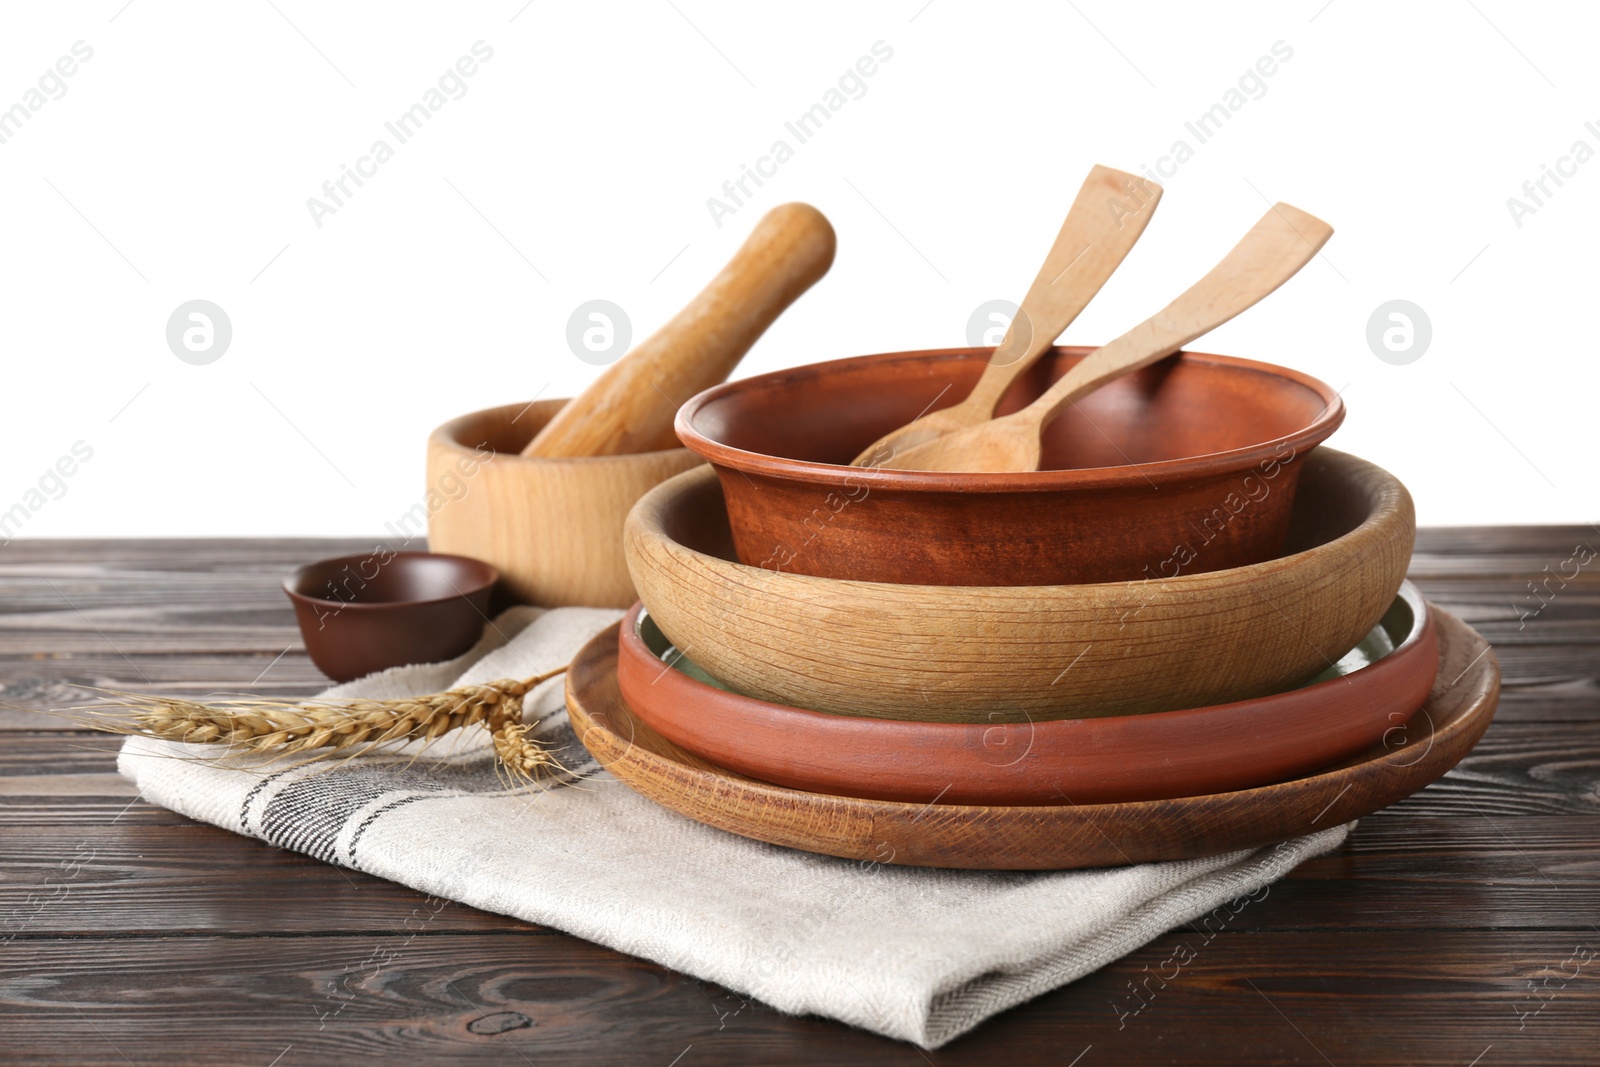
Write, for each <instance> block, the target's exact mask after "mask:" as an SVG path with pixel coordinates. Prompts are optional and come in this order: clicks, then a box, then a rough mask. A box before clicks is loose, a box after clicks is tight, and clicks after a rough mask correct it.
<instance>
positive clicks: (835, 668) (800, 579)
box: [626, 449, 1416, 722]
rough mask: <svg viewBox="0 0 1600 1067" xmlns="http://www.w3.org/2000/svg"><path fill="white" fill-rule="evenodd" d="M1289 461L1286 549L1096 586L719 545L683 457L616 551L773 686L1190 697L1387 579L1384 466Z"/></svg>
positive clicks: (1388, 518) (870, 696)
mask: <svg viewBox="0 0 1600 1067" xmlns="http://www.w3.org/2000/svg"><path fill="white" fill-rule="evenodd" d="M1301 479H1302V485H1301V491H1300V493H1299V494H1298V497H1297V499H1296V501H1295V507H1294V512H1293V515H1292V517H1291V525H1290V532H1289V544H1288V548H1289V553H1288V554H1287V555H1284V556H1281V557H1279V558H1277V559H1272V560H1269V561H1267V562H1264V563H1257V564H1252V565H1249V566H1245V567H1235V568H1230V569H1227V570H1220V571H1209V572H1206V573H1201V574H1180V575H1179V576H1177V577H1175V578H1153V579H1145V580H1139V581H1126V582H1110V583H1103V584H1097V585H1046V586H932V585H905V584H897V583H889V582H851V581H842V580H839V579H830V578H817V577H813V576H810V575H803V574H789V573H785V572H782V571H776V570H771V569H767V568H761V567H749V566H746V565H744V564H741V563H736V562H734V554H733V546H732V539H731V536H730V531H729V529H728V518H727V511H726V508H725V506H724V504H723V501H722V488H721V486H720V485H719V484H718V480H717V476H716V473H715V472H714V471H710V470H695V471H690V472H687V473H685V474H681V475H679V476H678V477H676V478H673V479H672V480H671V481H669V482H666V483H665V484H663V485H661V486H658V487H657V488H655V489H653V490H651V491H650V492H648V493H646V494H645V495H644V497H643V498H641V499H640V501H639V504H638V506H637V507H635V508H634V510H633V513H632V514H631V515H629V516H628V526H627V534H626V542H627V552H628V567H629V569H630V570H631V571H632V573H633V579H634V583H635V584H636V585H637V586H638V589H639V595H640V597H641V598H642V599H643V601H644V603H645V606H646V607H647V608H649V610H650V613H651V615H652V616H654V617H655V619H656V621H657V623H658V624H659V625H660V627H661V630H662V632H663V633H664V634H666V636H667V637H668V638H670V639H671V640H672V642H673V643H674V644H675V645H677V646H678V647H679V648H681V649H683V650H684V651H685V652H686V653H688V655H689V656H690V657H691V658H692V659H693V660H694V661H695V662H696V663H698V664H700V666H702V667H704V668H705V669H706V670H708V671H710V672H711V673H712V674H713V675H715V676H716V677H718V678H720V679H722V680H723V681H724V682H726V683H728V684H729V685H731V686H733V687H734V688H735V689H738V690H739V691H741V692H744V693H748V694H749V695H751V696H754V697H757V698H758V699H761V700H767V701H771V702H773V703H777V704H787V705H789V706H792V707H798V708H809V709H812V710H814V711H829V712H834V713H836V714H840V715H867V716H874V717H880V718H890V719H921V720H927V721H934V722H1023V721H1027V720H1029V719H1035V720H1037V719H1059V718H1087V717H1092V716H1098V715H1126V714H1132V713H1138V712H1151V711H1171V710H1175V709H1178V708H1193V707H1202V706H1205V705H1210V704H1223V703H1228V702H1230V701H1235V700H1247V699H1250V698H1252V697H1258V696H1265V695H1266V694H1268V693H1274V692H1278V691H1281V690H1283V689H1287V688H1289V687H1290V686H1294V685H1298V684H1299V683H1301V682H1303V681H1305V680H1306V679H1307V678H1310V677H1312V676H1313V675H1315V674H1317V673H1318V672H1319V671H1321V670H1323V669H1325V668H1326V667H1328V666H1329V665H1330V664H1331V663H1332V662H1333V661H1334V660H1336V659H1337V658H1338V657H1339V656H1340V655H1342V654H1343V653H1344V651H1345V650H1346V649H1349V648H1351V647H1353V646H1354V645H1355V644H1356V643H1357V642H1358V641H1360V640H1361V638H1362V637H1363V636H1364V635H1365V634H1366V633H1367V631H1368V630H1370V629H1371V628H1372V627H1373V626H1374V625H1375V624H1376V623H1377V622H1378V620H1379V619H1381V618H1382V617H1383V614H1384V612H1385V611H1386V610H1388V608H1389V605H1390V603H1391V602H1392V601H1393V600H1394V596H1395V593H1396V591H1397V590H1398V589H1399V588H1400V583H1401V581H1402V580H1403V579H1404V578H1405V573H1406V566H1407V564H1408V562H1409V561H1410V559H1411V548H1412V541H1413V539H1414V536H1415V532H1416V516H1415V513H1414V511H1413V509H1412V504H1411V495H1410V494H1409V493H1407V492H1406V489H1405V486H1403V485H1401V484H1400V482H1399V480H1397V479H1396V478H1395V477H1394V476H1393V475H1391V474H1389V473H1388V472H1387V471H1384V470H1382V469H1381V468H1379V467H1376V466H1374V465H1373V464H1371V463H1367V462H1366V461H1364V460H1360V459H1357V458H1355V457H1354V456H1349V455H1345V454H1344V453H1342V452H1335V451H1332V450H1330V449H1318V450H1316V451H1315V452H1313V453H1312V454H1311V455H1309V456H1308V457H1306V459H1305V461H1304V467H1303V472H1302V475H1301ZM901 532H902V536H903V537H904V538H905V539H906V540H907V541H911V540H914V539H915V537H916V531H915V530H914V529H905V530H902V531H901Z"/></svg>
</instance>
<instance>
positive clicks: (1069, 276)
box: [852, 166, 1162, 467]
mask: <svg viewBox="0 0 1600 1067" xmlns="http://www.w3.org/2000/svg"><path fill="white" fill-rule="evenodd" d="M1161 192H1162V190H1161V186H1159V185H1157V184H1155V183H1154V182H1151V181H1147V180H1146V179H1144V178H1139V177H1135V176H1134V175H1132V174H1128V173H1126V172H1124V171H1120V170H1112V169H1111V168H1110V167H1100V166H1097V167H1095V168H1094V169H1093V170H1091V171H1090V172H1089V177H1087V178H1085V179H1084V182H1083V187H1082V188H1080V189H1079V190H1078V197H1077V199H1076V200H1074V201H1073V202H1072V208H1071V209H1070V210H1069V211H1068V212H1067V219H1066V221H1065V222H1063V223H1062V224H1061V232H1060V233H1058V234H1056V241H1055V244H1053V245H1051V246H1050V254H1049V255H1047V256H1046V257H1045V260H1044V265H1043V266H1041V267H1040V268H1039V274H1038V276H1037V277H1035V278H1034V279H1033V285H1031V286H1029V288H1028V295H1027V296H1025V297H1023V298H1022V307H1021V308H1020V309H1018V311H1017V315H1016V317H1015V318H1014V319H1012V320H1011V325H1010V326H1009V327H1007V328H1006V335H1005V337H1003V338H1001V340H1000V344H999V346H998V347H997V348H996V349H995V350H994V355H992V356H990V357H989V365H988V366H987V367H985V368H984V371H983V377H981V378H979V379H978V384H977V385H975V386H973V387H972V392H970V393H968V394H967V397H966V399H965V400H963V401H961V403H959V404H956V405H955V406H953V407H948V408H944V409H942V410H940V411H933V412H929V413H928V414H926V415H924V416H922V417H921V418H919V419H916V420H914V421H912V422H910V423H907V424H906V425H905V426H902V427H900V428H899V429H898V430H895V431H894V432H892V433H889V434H887V435H885V436H883V437H880V438H879V439H878V440H876V441H874V442H873V443H872V444H871V445H870V446H869V447H868V448H867V450H866V451H865V452H863V453H861V455H859V456H857V457H856V458H855V459H854V460H853V461H852V462H853V463H854V464H855V465H856V466H857V467H881V466H895V464H892V463H885V462H883V461H884V459H886V458H887V457H890V456H893V455H895V454H896V453H899V452H904V451H906V450H907V449H911V448H915V447H916V446H917V445H921V444H926V443H927V442H929V441H933V440H936V439H937V438H939V437H942V436H944V435H945V434H947V433H954V432H955V431H957V430H961V429H965V428H966V427H968V426H976V425H978V424H979V423H983V422H988V421H989V420H990V419H992V418H994V406H995V405H996V404H997V403H999V402H1000V397H1001V396H1002V395H1004V394H1005V391H1006V390H1007V389H1008V388H1009V387H1010V386H1011V383H1012V382H1014V381H1016V379H1017V376H1018V375H1020V374H1021V373H1022V372H1023V371H1025V370H1027V369H1028V368H1029V367H1031V366H1033V365H1034V363H1035V362H1037V361H1038V359H1039V357H1040V356H1041V355H1043V354H1044V352H1045V350H1046V349H1048V348H1049V347H1050V346H1051V345H1053V344H1055V340H1056V338H1057V337H1059V336H1061V331H1062V330H1065V329H1066V328H1067V326H1068V325H1070V324H1071V322H1072V320H1073V319H1075V318H1077V317H1078V313H1079V312H1081V311H1082V310H1083V309H1084V308H1085V307H1086V306H1088V303H1089V301H1090V300H1092V299H1094V295H1095V294H1096V293H1098V292H1099V291H1100V287H1101V286H1103V285H1105V283H1106V279H1107V278H1110V277H1111V273H1112V272H1113V271H1115V270H1116V269H1117V267H1118V266H1119V265H1121V263H1122V261H1123V259H1125V258H1126V257H1127V255H1128V252H1129V250H1131V249H1132V248H1133V245H1134V242H1135V241H1137V240H1139V235H1140V234H1142V233H1144V228H1145V225H1146V224H1147V223H1149V221H1150V216H1152V215H1154V214H1155V210H1156V205H1157V204H1158V203H1160V201H1161ZM1130 202H1131V204H1132V205H1134V206H1133V207H1132V208H1131V209H1130V207H1129V204H1130ZM1119 209H1120V210H1119Z"/></svg>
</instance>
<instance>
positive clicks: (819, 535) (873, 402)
mask: <svg viewBox="0 0 1600 1067" xmlns="http://www.w3.org/2000/svg"><path fill="white" fill-rule="evenodd" d="M991 351H992V350H991V349H987V348H960V349H945V350H942V351H936V352H894V353H889V354H886V355H879V356H863V357H859V358H856V359H841V360H835V361H833V362H831V363H817V364H813V365H811V366H806V367H798V368H795V369H793V370H785V371H778V372H775V373H772V374H762V375H758V376H756V377H753V378H745V379H743V380H740V381H736V382H729V383H726V384H724V385H719V386H716V387H715V388H712V389H708V390H706V391H705V392H703V393H701V394H699V395H698V396H696V397H694V398H692V399H691V400H690V401H689V402H688V403H686V404H685V405H684V406H683V407H682V408H680V409H679V411H678V419H677V430H678V436H679V437H680V438H682V440H683V443H684V444H685V445H687V446H688V447H689V448H690V449H692V450H693V451H695V452H698V453H699V454H700V455H702V456H704V457H706V458H707V459H709V460H710V461H711V463H712V465H713V466H715V467H716V469H717V473H718V475H720V476H721V478H722V485H723V489H724V491H725V492H726V494H727V502H728V518H729V522H730V524H731V526H732V530H733V543H734V548H735V550H736V551H737V552H738V557H739V560H740V561H741V562H743V563H746V564H749V565H750V566H756V567H766V568H769V569H773V570H783V571H788V572H791V573H798V574H811V575H818V576H820V577H825V578H846V579H851V580H856V581H871V582H906V583H913V584H922V585H1066V584H1076V583H1083V582H1110V581H1125V580H1128V579H1135V578H1143V577H1151V576H1162V575H1164V574H1167V573H1174V572H1168V571H1163V570H1162V567H1163V565H1166V566H1167V567H1172V566H1176V565H1177V564H1174V563H1173V562H1172V561H1171V560H1170V557H1171V556H1172V555H1173V551H1174V546H1177V545H1181V544H1184V543H1186V542H1192V541H1194V540H1195V539H1196V538H1197V537H1199V538H1202V539H1204V540H1205V542H1206V547H1205V551H1203V552H1200V553H1198V554H1197V555H1196V557H1195V558H1194V559H1192V560H1189V561H1187V562H1185V563H1183V564H1181V567H1182V570H1183V572H1184V573H1186V574H1193V573H1196V572H1198V571H1209V570H1222V569H1224V568H1228V567H1238V566H1243V565H1246V564H1250V563H1259V562H1261V561H1262V560H1267V559H1271V558H1272V557H1273V556H1275V555H1277V554H1278V553H1279V551H1280V549H1281V548H1282V547H1283V543H1284V536H1285V534H1286V532H1287V530H1288V524H1289V512H1290V507H1291V504H1292V503H1293V501H1294V493H1295V486H1296V484H1297V482H1298V479H1299V477H1300V468H1301V464H1302V463H1303V462H1304V460H1305V457H1306V455H1307V453H1308V452H1310V451H1311V449H1312V448H1314V447H1315V446H1316V445H1317V443H1318V442H1320V441H1322V440H1323V439H1324V438H1326V437H1327V436H1328V435H1329V434H1331V433H1333V431H1334V430H1335V429H1337V428H1338V426H1339V424H1340V422H1342V421H1343V420H1344V405H1343V403H1342V402H1341V401H1340V399H1339V395H1338V394H1337V393H1336V392H1335V391H1334V390H1333V389H1331V388H1329V387H1328V386H1327V385H1325V384H1323V383H1322V382H1319V381H1317V380H1316V379H1315V378H1311V377H1308V376H1307V375H1304V374H1300V373H1299V372H1297V371H1292V370H1288V369H1286V368H1284V367H1277V366H1273V365H1272V364H1270V363H1258V362H1255V361H1253V360H1247V359H1234V358H1230V357H1228V356H1213V355H1205V354H1202V353H1198V352H1185V353H1181V354H1180V355H1179V356H1178V357H1176V358H1174V359H1170V360H1165V361H1163V362H1161V363H1158V364H1156V365H1155V366H1153V367H1149V368H1147V369H1145V370H1142V371H1140V372H1138V373H1136V374H1132V375H1129V376H1128V377H1126V378H1123V379H1121V380H1119V381H1116V382H1112V383H1111V384H1109V385H1106V386H1104V387H1102V388H1101V389H1099V390H1096V391H1095V392H1094V393H1091V394H1090V395H1089V396H1087V397H1085V398H1084V399H1082V400H1080V401H1078V402H1077V403H1076V404H1075V405H1073V406H1071V407H1069V408H1068V409H1067V411H1066V412H1065V413H1063V414H1062V415H1061V416H1060V417H1059V418H1057V419H1056V420H1055V421H1054V422H1052V423H1051V424H1050V426H1049V427H1048V428H1047V429H1046V431H1045V433H1044V436H1043V440H1042V443H1043V448H1044V453H1043V460H1042V467H1043V469H1041V470H1038V471H1028V472H1024V473H1012V474H970V473H938V472H931V471H901V470H871V469H863V468H860V467H850V466H848V464H849V462H850V460H851V459H852V458H853V457H855V456H856V455H858V454H860V452H861V451H862V450H864V449H865V448H867V447H868V446H869V445H871V444H872V442H873V441H875V440H877V439H878V438H879V437H881V436H883V435H884V434H885V433H887V432H889V431H890V430H893V429H895V428H896V427H899V426H903V425H904V424H906V423H908V422H910V421H911V420H912V419H914V418H916V417H917V416H918V415H920V414H922V413H923V412H925V411H928V410H935V409H938V408H940V407H947V406H949V405H951V404H953V403H955V402H956V401H958V400H960V399H961V398H962V397H964V396H966V395H967V393H968V392H970V391H971V389H972V386H973V384H974V383H975V382H976V381H977V379H978V376H979V374H981V373H982V371H983V368H984V365H985V363H986V362H987V361H988V359H989V355H990V352H991ZM1090 351H1091V349H1086V348H1056V349H1052V350H1051V351H1050V352H1048V353H1046V354H1045V356H1044V358H1043V359H1041V360H1040V361H1039V363H1038V364H1037V365H1036V366H1034V367H1033V368H1031V369H1030V370H1029V372H1028V373H1027V374H1024V375H1023V376H1022V377H1021V378H1019V379H1018V380H1017V382H1016V383H1015V384H1013V386H1012V387H1011V389H1010V390H1009V391H1008V392H1007V393H1006V394H1005V396H1004V397H1003V398H1002V399H1001V402H1000V405H999V407H998V408H997V409H996V413H997V414H1002V415H1003V414H1007V413H1009V412H1012V411H1016V410H1018V409H1019V408H1021V407H1023V406H1024V405H1026V404H1027V403H1028V402H1029V401H1030V400H1032V399H1034V398H1035V397H1037V396H1038V395H1039V394H1040V393H1042V392H1043V391H1044V390H1045V389H1046V388H1048V386H1049V384H1050V383H1051V382H1053V381H1054V380H1055V379H1056V378H1059V377H1060V376H1061V375H1062V374H1065V373H1066V372H1067V370H1068V369H1069V368H1070V367H1072V365H1073V364H1075V363H1077V362H1078V361H1079V360H1080V359H1082V358H1083V357H1084V356H1085V355H1086V354H1087V353H1088V352H1090Z"/></svg>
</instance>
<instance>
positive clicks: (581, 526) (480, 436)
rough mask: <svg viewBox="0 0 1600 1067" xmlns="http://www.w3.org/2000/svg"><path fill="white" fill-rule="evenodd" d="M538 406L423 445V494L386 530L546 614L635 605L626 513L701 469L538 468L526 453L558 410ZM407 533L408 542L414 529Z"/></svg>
mask: <svg viewBox="0 0 1600 1067" xmlns="http://www.w3.org/2000/svg"><path fill="white" fill-rule="evenodd" d="M566 403H567V401H566V400H540V401H536V402H534V403H532V404H507V405H505V406H504V407H498V408H489V409H487V410H484V411H475V412H473V413H472V414H470V415H463V416H461V417H460V418H458V419H452V420H451V421H449V422H447V423H445V424H444V425H443V426H440V427H439V428H438V429H437V430H435V431H433V434H432V436H430V437H429V438H428V492H427V496H426V499H425V501H424V502H423V503H421V504H419V505H417V506H416V507H414V508H412V510H411V512H409V513H408V514H407V515H406V516H405V517H404V518H402V519H401V520H400V523H399V525H398V527H396V526H395V525H394V524H391V529H390V532H391V533H396V534H403V535H404V536H406V537H408V538H409V537H413V536H415V535H416V534H417V533H420V532H421V522H420V521H419V520H420V519H421V518H422V517H423V516H422V513H426V517H427V529H428V547H429V548H430V549H431V550H433V551H435V552H449V553H454V554H456V555H462V556H471V557H473V558H475V559H481V560H483V561H485V562H486V563H491V564H493V565H494V566H495V567H497V568H498V569H499V571H500V575H501V583H502V588H504V589H505V591H506V592H507V593H509V594H510V595H511V596H512V597H513V598H514V599H516V600H518V601H524V602H528V603H533V604H540V605H543V606H545V607H561V606H564V605H570V604H580V605H587V606H591V607H608V608H625V607H627V606H628V605H629V604H631V603H633V601H634V600H635V599H637V595H636V594H635V592H634V589H633V582H632V580H630V578H629V577H628V567H627V563H626V561H625V559H624V557H623V552H622V526H623V522H624V520H625V519H626V518H627V515H628V510H629V509H630V508H632V507H633V505H634V503H635V501H637V500H638V499H639V498H640V497H641V496H643V495H644V493H645V492H646V491H648V490H649V489H651V488H653V487H654V486H656V485H658V484H660V483H661V482H663V481H665V480H666V479H668V478H670V477H672V476H673V475H675V474H680V473H682V472H683V471H686V470H688V469H689V468H690V467H694V466H698V465H699V464H700V462H701V461H700V459H699V457H697V456H695V455H694V454H692V453H691V452H689V451H688V450H687V449H682V448H672V449H667V450H665V451H661V452H644V453H639V454H636V455H624V456H588V457H582V458H574V459H543V458H534V457H528V456H523V455H520V454H519V453H520V452H521V451H522V448H523V446H524V445H526V444H527V443H528V442H529V441H531V440H533V435H534V434H536V433H538V432H539V430H540V429H542V428H543V427H544V424H545V423H547V422H549V421H550V419H551V418H553V417H554V416H555V413H556V412H557V411H560V410H561V408H562V406H563V405H564V404H566ZM413 525H415V526H416V529H415V530H413V529H412V526H413Z"/></svg>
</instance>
